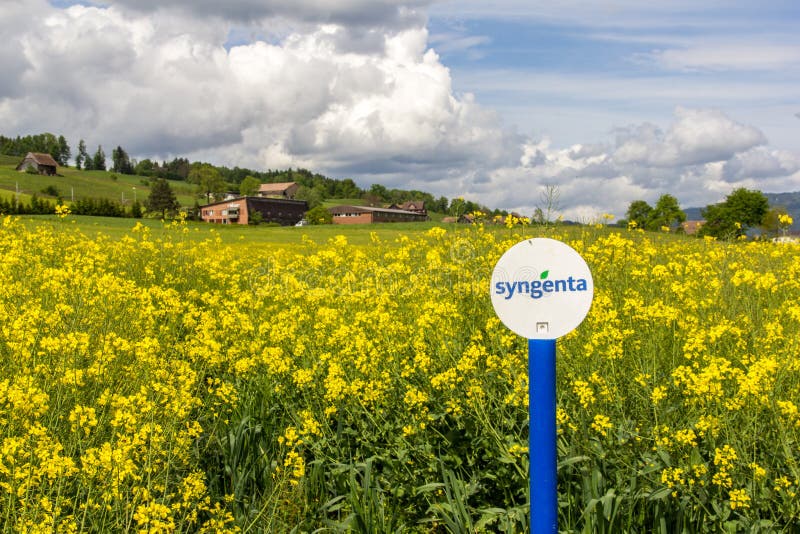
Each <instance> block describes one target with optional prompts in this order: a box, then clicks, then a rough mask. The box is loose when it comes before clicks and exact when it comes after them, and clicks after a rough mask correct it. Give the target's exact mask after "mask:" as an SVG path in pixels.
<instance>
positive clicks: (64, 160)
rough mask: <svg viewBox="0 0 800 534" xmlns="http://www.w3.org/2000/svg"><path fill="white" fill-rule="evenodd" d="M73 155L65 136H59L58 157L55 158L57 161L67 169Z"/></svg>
mask: <svg viewBox="0 0 800 534" xmlns="http://www.w3.org/2000/svg"><path fill="white" fill-rule="evenodd" d="M71 155H72V151H71V150H70V148H69V144H68V143H67V139H66V138H65V137H64V136H63V135H59V136H58V157H57V158H55V160H56V161H57V162H58V164H59V165H61V166H62V167H66V166H67V165H68V164H69V158H70V156H71Z"/></svg>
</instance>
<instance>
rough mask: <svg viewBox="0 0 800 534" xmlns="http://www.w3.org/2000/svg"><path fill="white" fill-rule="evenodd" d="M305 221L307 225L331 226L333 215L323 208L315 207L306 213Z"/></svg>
mask: <svg viewBox="0 0 800 534" xmlns="http://www.w3.org/2000/svg"><path fill="white" fill-rule="evenodd" d="M306 220H307V221H308V224H331V223H332V222H333V215H331V212H330V211H328V210H327V209H325V208H324V207H322V206H317V207H316V208H313V209H310V210H308V211H307V212H306Z"/></svg>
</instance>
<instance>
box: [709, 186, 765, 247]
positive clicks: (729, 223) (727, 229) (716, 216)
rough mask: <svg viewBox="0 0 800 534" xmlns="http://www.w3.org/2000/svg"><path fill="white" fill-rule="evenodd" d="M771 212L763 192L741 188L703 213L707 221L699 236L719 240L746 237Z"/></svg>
mask: <svg viewBox="0 0 800 534" xmlns="http://www.w3.org/2000/svg"><path fill="white" fill-rule="evenodd" d="M768 210H769V201H768V200H767V197H765V196H764V194H763V193H762V192H761V191H751V190H748V189H745V188H744V187H740V188H739V189H736V190H735V191H733V192H732V193H731V194H730V195H728V196H727V197H725V201H724V202H721V203H719V204H711V205H708V206H706V207H705V209H704V210H703V211H702V214H703V218H704V219H705V220H706V222H705V224H704V225H703V227H702V228H701V229H700V231H699V232H698V234H699V235H703V236H706V235H708V236H713V237H716V238H718V239H731V238H735V237H740V236H742V235H744V233H745V232H746V231H747V229H748V228H751V227H753V226H758V225H760V224H761V223H762V221H763V220H764V217H765V216H766V214H767V211H768Z"/></svg>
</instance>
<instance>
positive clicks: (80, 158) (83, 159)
mask: <svg viewBox="0 0 800 534" xmlns="http://www.w3.org/2000/svg"><path fill="white" fill-rule="evenodd" d="M88 163H89V154H88V153H87V152H86V143H84V142H83V139H81V140H80V142H79V143H78V155H77V156H75V168H77V169H78V170H81V165H84V164H86V165H88ZM87 170H88V169H87Z"/></svg>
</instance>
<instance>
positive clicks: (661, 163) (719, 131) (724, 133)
mask: <svg viewBox="0 0 800 534" xmlns="http://www.w3.org/2000/svg"><path fill="white" fill-rule="evenodd" d="M675 117H676V121H675V122H674V123H673V124H672V125H671V127H670V129H669V130H668V131H667V132H662V131H661V130H660V129H659V128H658V127H656V126H654V125H652V124H643V125H639V126H635V127H632V128H621V129H619V130H618V133H617V148H616V151H615V152H614V159H615V160H616V161H617V162H618V163H619V164H622V165H626V164H638V165H644V166H651V167H675V166H683V165H698V164H703V163H710V162H713V161H722V160H727V159H730V158H732V157H733V156H734V155H736V154H737V153H739V152H742V151H744V150H748V149H750V148H752V147H754V146H756V145H760V144H763V143H765V142H766V139H765V137H764V134H763V133H761V132H760V131H759V130H758V129H757V128H754V127H752V126H747V125H744V124H740V123H737V122H735V121H733V120H731V119H730V118H728V117H727V116H726V115H725V114H724V113H722V112H720V111H716V110H691V109H686V108H678V109H677V110H676V112H675Z"/></svg>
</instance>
